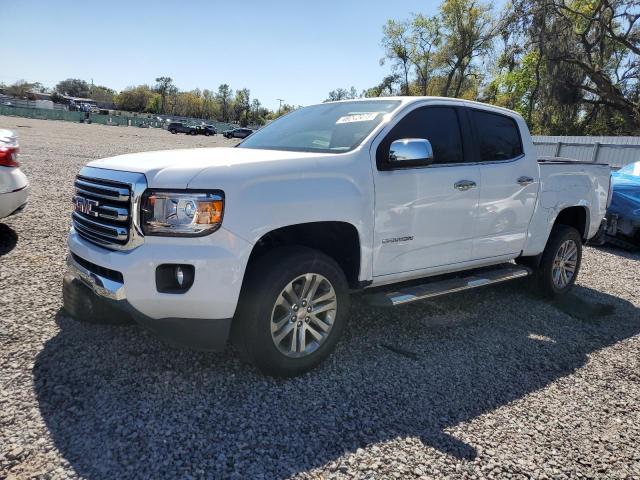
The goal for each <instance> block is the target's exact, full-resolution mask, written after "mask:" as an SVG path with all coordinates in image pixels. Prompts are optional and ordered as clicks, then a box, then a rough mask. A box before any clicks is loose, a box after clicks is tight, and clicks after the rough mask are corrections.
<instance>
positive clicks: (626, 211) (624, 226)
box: [605, 162, 640, 248]
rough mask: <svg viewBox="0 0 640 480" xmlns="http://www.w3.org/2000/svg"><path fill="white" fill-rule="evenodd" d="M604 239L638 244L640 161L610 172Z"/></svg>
mask: <svg viewBox="0 0 640 480" xmlns="http://www.w3.org/2000/svg"><path fill="white" fill-rule="evenodd" d="M606 233H607V235H606V237H605V240H606V241H608V242H610V243H614V244H617V245H619V246H622V247H626V248H630V247H636V248H637V247H639V246H640V162H635V163H630V164H629V165H627V166H625V167H623V168H621V169H620V170H618V171H617V172H613V173H612V174H611V206H610V207H609V209H608V210H607V230H606Z"/></svg>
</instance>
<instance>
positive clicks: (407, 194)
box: [64, 97, 610, 376]
mask: <svg viewBox="0 0 640 480" xmlns="http://www.w3.org/2000/svg"><path fill="white" fill-rule="evenodd" d="M609 177H610V174H609V168H608V166H606V165H601V164H593V163H588V164H587V163H580V162H576V161H570V160H567V159H558V158H553V159H552V158H548V159H547V158H538V157H537V156H536V152H535V149H534V146H533V144H532V142H531V137H530V135H529V131H528V129H527V125H526V124H525V122H524V120H523V119H522V118H521V117H520V116H519V115H518V114H517V113H515V112H512V111H509V110H505V109H502V108H497V107H493V106H489V105H484V104H480V103H474V102H470V101H463V100H455V99H449V98H433V97H406V98H405V97H394V98H379V99H363V100H355V101H344V102H334V103H324V104H321V105H314V106H310V107H307V108H302V109H300V110H296V111H294V112H292V113H290V114H288V115H286V116H285V117H282V118H280V119H278V120H276V121H274V122H273V123H271V124H269V125H268V126H266V127H264V128H262V129H261V130H259V131H257V132H255V133H253V134H252V135H251V136H249V137H248V138H246V139H245V140H244V141H242V142H241V143H240V144H239V145H238V146H237V147H236V148H204V149H193V150H172V151H160V152H146V153H139V154H129V155H123V156H118V157H113V158H106V159H103V160H98V161H93V162H91V163H89V164H88V166H86V167H84V168H83V169H82V170H81V171H80V174H79V175H78V176H77V178H76V181H75V190H76V193H75V197H74V212H73V216H72V217H73V218H72V223H73V226H72V228H71V232H70V234H69V241H68V245H69V250H70V255H69V259H68V272H67V274H66V275H65V281H64V284H65V285H64V286H65V288H64V301H65V307H66V309H67V311H68V312H69V313H70V314H71V315H72V316H74V317H76V318H79V319H83V320H85V321H94V322H109V321H120V320H127V319H133V320H135V321H137V322H138V323H140V324H143V325H145V326H147V327H149V328H151V329H152V330H154V331H156V332H157V333H159V334H160V335H162V336H163V337H165V338H167V339H169V340H171V341H173V342H174V343H179V344H183V345H188V346H190V347H193V348H198V349H208V350H219V349H221V348H223V347H224V346H225V344H226V342H227V339H228V337H231V340H232V341H233V343H234V344H236V345H237V347H238V350H239V351H240V353H241V355H243V357H244V358H246V359H248V360H249V361H251V362H253V363H254V364H255V365H256V366H257V367H258V368H260V369H261V370H262V371H264V372H266V373H268V374H272V375H279V376H290V375H296V374H300V373H302V372H305V371H307V370H309V369H311V368H312V367H314V366H315V365H317V364H318V363H319V362H320V361H321V360H323V359H324V358H325V357H327V355H329V354H330V352H331V351H332V350H333V348H334V347H335V345H336V342H337V341H338V339H339V338H340V335H341V333H342V331H343V330H344V329H345V328H347V319H348V317H349V297H350V294H351V293H353V292H358V291H363V290H364V292H363V301H368V302H370V303H372V304H375V305H381V306H382V305H389V306H393V305H398V304H404V303H407V302H411V301H415V300H421V299H424V298H431V297H434V296H437V295H442V294H446V293H450V292H455V291H461V290H465V289H469V288H474V287H478V286H482V285H488V284H493V283H497V282H502V281H506V280H510V279H515V278H520V277H525V276H531V277H532V279H533V280H534V281H535V284H536V285H537V286H538V287H539V288H540V289H541V291H542V292H543V293H544V294H547V295H561V294H564V293H565V292H567V290H569V289H570V288H571V287H572V285H573V283H574V282H575V279H576V276H577V274H578V270H579V268H580V260H581V254H582V245H583V243H584V242H585V241H587V240H588V239H589V238H591V237H593V236H594V235H595V234H596V232H597V231H598V228H599V226H600V223H601V220H602V219H603V217H604V215H605V211H606V208H607V202H608V199H609V197H610V188H609V187H610V181H609Z"/></svg>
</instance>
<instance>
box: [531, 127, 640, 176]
mask: <svg viewBox="0 0 640 480" xmlns="http://www.w3.org/2000/svg"><path fill="white" fill-rule="evenodd" d="M533 143H534V145H535V146H536V149H537V151H538V155H539V156H551V157H568V158H575V159H576V160H582V161H586V162H598V163H608V164H609V165H610V166H611V167H612V168H616V169H617V168H621V167H624V166H625V165H627V164H629V163H633V162H638V161H640V137H561V136H545V135H535V136H534V137H533Z"/></svg>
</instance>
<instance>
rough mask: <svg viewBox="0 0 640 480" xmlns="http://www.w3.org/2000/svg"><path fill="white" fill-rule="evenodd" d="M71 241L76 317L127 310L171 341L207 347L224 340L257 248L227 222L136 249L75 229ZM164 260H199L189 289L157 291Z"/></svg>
mask: <svg viewBox="0 0 640 480" xmlns="http://www.w3.org/2000/svg"><path fill="white" fill-rule="evenodd" d="M68 246H69V250H70V252H71V255H70V257H69V259H68V271H67V273H66V275H65V289H66V291H68V292H67V293H69V295H66V294H65V307H67V310H68V311H69V312H70V313H71V314H72V316H76V317H79V318H83V317H84V318H86V317H87V315H88V316H93V317H102V318H103V319H106V320H108V319H109V318H119V317H120V316H122V318H123V319H125V318H130V319H132V320H134V321H135V322H137V323H139V324H141V325H143V326H145V327H147V328H149V329H151V330H153V331H154V332H156V333H158V334H159V335H160V336H161V337H163V338H165V339H167V340H169V341H170V342H172V343H177V344H180V345H184V346H188V347H191V348H196V349H200V350H221V349H222V348H223V347H224V345H225V343H226V340H227V336H228V333H229V327H230V323H231V318H233V316H234V314H235V309H236V305H237V302H238V298H239V296H240V289H241V287H242V280H243V276H244V270H245V267H246V263H247V261H248V258H249V254H250V253H251V245H250V244H249V243H248V242H246V241H244V240H242V239H241V238H239V237H237V236H235V235H234V234H232V233H231V232H228V231H227V230H225V229H224V228H221V229H220V230H218V231H217V232H215V233H214V234H212V235H208V236H205V237H198V238H169V237H147V238H145V242H144V244H142V245H140V246H139V247H137V248H134V249H132V250H128V251H112V250H107V249H104V248H102V247H99V246H97V245H94V244H93V243H90V242H88V241H86V240H85V239H83V238H82V237H80V236H79V235H78V234H77V232H76V231H75V230H74V229H73V228H72V229H71V231H70V233H69V238H68ZM163 264H190V265H193V266H194V268H195V276H194V282H193V285H192V286H191V288H190V289H189V290H188V291H187V292H186V293H180V294H176V293H161V292H159V291H158V288H157V285H156V277H155V272H156V268H157V267H158V266H160V265H163ZM67 297H68V298H67ZM75 297H79V298H78V299H76V298H75ZM84 297H86V299H83V298H84ZM94 321H100V320H94ZM101 323H104V322H101Z"/></svg>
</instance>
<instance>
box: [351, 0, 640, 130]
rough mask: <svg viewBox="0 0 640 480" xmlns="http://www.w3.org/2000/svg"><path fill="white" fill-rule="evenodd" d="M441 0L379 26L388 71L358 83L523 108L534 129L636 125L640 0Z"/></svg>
mask: <svg viewBox="0 0 640 480" xmlns="http://www.w3.org/2000/svg"><path fill="white" fill-rule="evenodd" d="M512 2H513V3H511V4H508V5H507V6H506V7H505V9H504V11H503V12H502V13H501V14H500V15H496V14H495V13H494V12H493V10H492V8H491V6H490V4H488V3H483V1H482V0H443V1H442V3H441V5H440V9H439V13H438V15H436V16H433V17H426V16H424V15H421V14H413V15H412V16H411V17H410V18H409V19H408V20H404V21H397V20H389V21H387V23H386V24H385V25H384V27H383V39H382V47H383V48H384V53H385V57H384V58H383V59H382V60H381V63H382V64H384V63H385V62H386V61H388V60H389V61H391V67H392V74H393V75H392V76H389V77H386V78H385V79H384V80H383V81H382V82H381V83H380V84H379V85H376V86H374V87H371V88H369V89H366V90H364V91H363V93H362V95H363V96H365V97H377V96H381V95H397V94H399V93H401V94H404V95H443V96H453V97H459V98H468V99H476V100H481V101H486V102H490V103H495V104H497V105H501V106H505V107H507V108H511V109H514V110H516V111H518V112H520V113H521V114H522V115H523V116H524V117H525V119H526V120H527V122H528V123H529V125H530V128H531V130H532V131H533V132H534V133H547V134H576V135H581V134H594V135H595V134H609V135H611V134H636V135H637V134H639V133H640V0H512Z"/></svg>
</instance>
